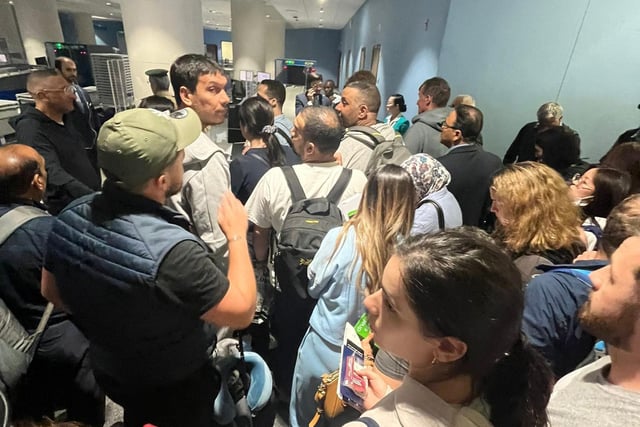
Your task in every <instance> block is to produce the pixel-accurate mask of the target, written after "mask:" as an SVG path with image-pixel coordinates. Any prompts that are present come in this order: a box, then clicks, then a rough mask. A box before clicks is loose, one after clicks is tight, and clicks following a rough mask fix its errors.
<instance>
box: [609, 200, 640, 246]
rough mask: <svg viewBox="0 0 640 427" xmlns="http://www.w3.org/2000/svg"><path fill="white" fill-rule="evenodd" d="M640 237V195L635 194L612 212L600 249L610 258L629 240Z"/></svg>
mask: <svg viewBox="0 0 640 427" xmlns="http://www.w3.org/2000/svg"><path fill="white" fill-rule="evenodd" d="M632 236H640V194H633V195H631V196H629V197H627V198H626V199H624V200H623V201H622V202H620V204H618V206H616V207H615V208H613V209H612V210H611V213H610V214H609V216H608V217H607V224H606V225H605V227H604V230H603V231H602V238H601V239H600V247H601V249H602V250H603V251H604V253H605V254H607V257H608V258H611V255H612V254H613V253H614V252H615V250H616V249H618V246H620V245H621V244H622V242H624V241H625V240H626V239H627V238H629V237H632Z"/></svg>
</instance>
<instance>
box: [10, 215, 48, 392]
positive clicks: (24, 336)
mask: <svg viewBox="0 0 640 427" xmlns="http://www.w3.org/2000/svg"><path fill="white" fill-rule="evenodd" d="M47 215H48V214H47V213H46V212H44V211H43V210H41V209H38V208H35V207H32V206H20V207H17V208H15V209H12V210H11V211H9V212H7V213H6V214H4V215H3V216H2V217H0V245H2V244H3V243H4V242H5V240H7V238H8V237H9V236H11V234H13V232H14V231H16V230H17V229H18V228H19V227H20V226H21V225H22V224H24V223H26V222H28V221H30V220H32V219H34V218H37V217H40V216H47ZM52 311H53V304H51V303H49V304H47V307H46V308H45V311H44V314H43V315H42V318H41V319H40V323H39V324H38V327H37V329H36V331H35V332H34V333H33V334H31V335H29V334H28V333H27V331H26V330H25V329H24V328H23V327H22V325H21V324H20V322H18V320H17V319H16V318H15V316H14V315H13V314H12V313H11V311H10V310H9V309H8V308H7V306H6V305H5V303H4V301H2V299H0V355H2V357H0V391H2V392H7V391H10V390H11V389H13V388H14V387H15V386H16V385H17V384H18V382H19V381H20V378H22V376H23V375H24V374H25V373H26V372H27V369H28V368H29V364H30V363H31V360H32V359H33V355H34V354H35V352H36V348H37V346H38V342H39V341H40V336H41V335H42V332H43V331H44V328H45V327H46V325H47V322H48V321H49V317H50V316H51V312H52Z"/></svg>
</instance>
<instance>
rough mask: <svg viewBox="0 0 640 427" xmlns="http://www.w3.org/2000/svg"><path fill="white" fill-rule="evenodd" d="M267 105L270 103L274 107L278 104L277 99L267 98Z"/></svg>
mask: <svg viewBox="0 0 640 427" xmlns="http://www.w3.org/2000/svg"><path fill="white" fill-rule="evenodd" d="M268 102H269V105H271V108H276V107H277V106H278V101H277V100H276V99H275V98H269V101H268Z"/></svg>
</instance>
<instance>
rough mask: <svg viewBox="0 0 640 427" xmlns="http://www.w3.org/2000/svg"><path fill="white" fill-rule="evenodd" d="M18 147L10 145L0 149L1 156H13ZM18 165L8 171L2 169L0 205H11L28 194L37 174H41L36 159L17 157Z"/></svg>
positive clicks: (0, 172) (0, 175)
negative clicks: (12, 153) (21, 196)
mask: <svg viewBox="0 0 640 427" xmlns="http://www.w3.org/2000/svg"><path fill="white" fill-rule="evenodd" d="M15 148H16V145H14V144H9V145H5V146H4V147H0V156H7V155H11V154H10V153H11V151H14V150H15ZM15 159H16V160H17V163H16V164H14V165H12V167H10V168H8V169H5V170H3V169H0V203H9V202H11V201H12V200H15V199H16V198H17V197H19V196H20V195H22V194H24V193H26V192H27V191H28V190H29V187H30V186H31V181H33V177H34V175H35V174H36V173H39V172H40V165H39V164H38V161H37V160H36V159H32V158H29V157H23V156H15Z"/></svg>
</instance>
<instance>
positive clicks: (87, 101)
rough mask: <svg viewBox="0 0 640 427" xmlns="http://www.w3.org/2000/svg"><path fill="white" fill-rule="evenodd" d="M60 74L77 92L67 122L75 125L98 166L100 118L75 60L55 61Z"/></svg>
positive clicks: (60, 59)
mask: <svg viewBox="0 0 640 427" xmlns="http://www.w3.org/2000/svg"><path fill="white" fill-rule="evenodd" d="M55 67H56V70H57V71H58V73H59V74H60V75H61V76H62V77H63V78H64V79H65V80H66V81H67V83H69V84H70V85H71V86H73V90H74V92H75V98H76V99H75V101H74V109H73V111H70V112H68V113H67V114H66V117H65V119H66V120H65V122H67V123H68V124H71V125H73V127H75V128H76V130H77V131H78V132H79V133H80V134H81V135H82V142H83V143H84V146H85V148H86V149H87V150H89V152H90V155H91V160H92V162H93V163H94V165H95V164H97V151H96V150H95V143H96V138H97V137H98V131H99V130H100V117H99V115H98V113H97V111H96V109H95V108H94V106H93V103H92V102H91V97H90V96H89V94H88V93H87V91H86V90H84V89H83V88H82V86H80V84H79V83H78V67H77V66H76V63H75V61H74V60H73V59H71V58H67V57H66V56H59V57H57V58H56V60H55Z"/></svg>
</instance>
